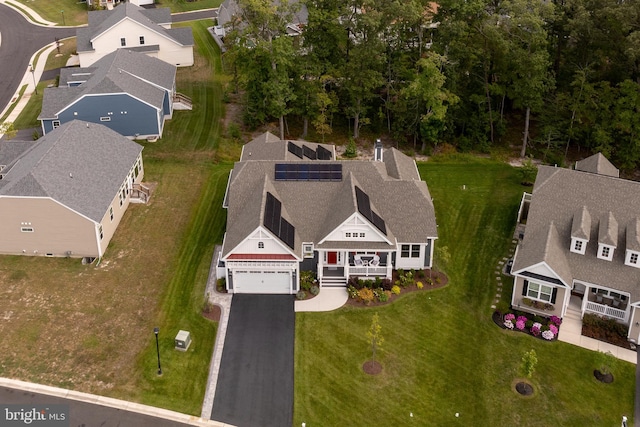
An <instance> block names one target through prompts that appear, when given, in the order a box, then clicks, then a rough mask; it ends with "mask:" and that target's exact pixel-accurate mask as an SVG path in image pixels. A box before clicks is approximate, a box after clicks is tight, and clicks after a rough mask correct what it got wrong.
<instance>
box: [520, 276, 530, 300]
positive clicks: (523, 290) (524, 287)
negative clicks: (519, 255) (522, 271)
mask: <svg viewBox="0 0 640 427" xmlns="http://www.w3.org/2000/svg"><path fill="white" fill-rule="evenodd" d="M528 290H529V281H528V280H526V279H525V281H524V286H523V287H522V295H523V296H525V297H526V296H527V291H528Z"/></svg>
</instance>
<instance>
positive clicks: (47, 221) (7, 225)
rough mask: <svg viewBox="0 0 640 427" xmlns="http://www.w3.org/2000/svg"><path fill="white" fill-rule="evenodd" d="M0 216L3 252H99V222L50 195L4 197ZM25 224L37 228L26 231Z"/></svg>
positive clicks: (0, 201) (0, 249) (60, 254)
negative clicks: (97, 224)
mask: <svg viewBox="0 0 640 427" xmlns="http://www.w3.org/2000/svg"><path fill="white" fill-rule="evenodd" d="M0 217H1V218H2V221H0V236H2V238H1V239H0V253H1V254H12V255H31V256H33V255H41V256H44V255H47V254H51V255H53V256H56V257H65V256H72V257H87V256H88V257H97V256H98V254H99V249H98V242H97V238H96V223H95V222H94V221H91V220H90V219H88V218H86V217H84V216H82V215H80V214H78V213H77V212H74V211H72V210H71V209H69V208H67V207H65V206H63V205H61V204H60V203H58V202H56V201H54V200H52V199H50V198H36V197H6V196H3V197H0ZM22 227H25V228H33V232H25V231H22ZM69 252H70V253H71V254H70V255H69Z"/></svg>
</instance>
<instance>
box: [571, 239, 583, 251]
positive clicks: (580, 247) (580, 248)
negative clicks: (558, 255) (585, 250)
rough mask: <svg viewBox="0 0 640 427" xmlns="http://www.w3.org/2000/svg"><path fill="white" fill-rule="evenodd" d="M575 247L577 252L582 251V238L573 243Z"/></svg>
mask: <svg viewBox="0 0 640 427" xmlns="http://www.w3.org/2000/svg"><path fill="white" fill-rule="evenodd" d="M573 249H574V250H575V251H576V252H582V240H576V242H575V244H574V245H573Z"/></svg>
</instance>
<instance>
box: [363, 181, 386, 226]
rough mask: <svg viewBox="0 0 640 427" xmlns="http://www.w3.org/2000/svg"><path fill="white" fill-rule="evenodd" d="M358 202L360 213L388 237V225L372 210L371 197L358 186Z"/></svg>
mask: <svg viewBox="0 0 640 427" xmlns="http://www.w3.org/2000/svg"><path fill="white" fill-rule="evenodd" d="M356 202H357V203H358V212H360V214H362V216H363V217H365V218H367V219H368V220H369V222H371V223H372V224H373V225H375V227H376V228H377V229H378V230H380V231H382V233H383V234H384V235H385V236H386V235H387V225H386V224H385V223H384V220H383V219H382V218H380V216H379V215H378V214H376V213H375V212H374V211H372V210H371V201H370V200H369V195H368V194H367V193H365V192H364V191H362V190H361V189H360V187H358V186H356Z"/></svg>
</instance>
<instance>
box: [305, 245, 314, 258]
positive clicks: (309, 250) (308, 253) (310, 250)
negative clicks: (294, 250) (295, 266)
mask: <svg viewBox="0 0 640 427" xmlns="http://www.w3.org/2000/svg"><path fill="white" fill-rule="evenodd" d="M302 256H304V257H305V258H313V243H303V244H302Z"/></svg>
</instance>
